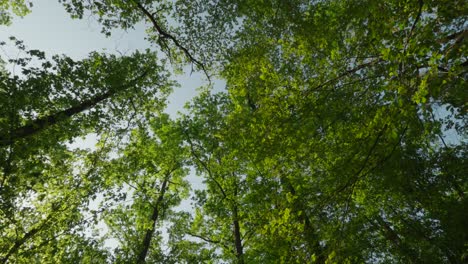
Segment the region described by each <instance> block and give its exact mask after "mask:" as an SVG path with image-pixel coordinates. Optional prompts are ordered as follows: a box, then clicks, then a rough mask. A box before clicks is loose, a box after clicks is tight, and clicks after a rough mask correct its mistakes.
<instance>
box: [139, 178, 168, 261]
mask: <svg viewBox="0 0 468 264" xmlns="http://www.w3.org/2000/svg"><path fill="white" fill-rule="evenodd" d="M168 181H169V176H167V177H166V179H164V181H163V183H162V185H161V189H160V190H159V196H158V200H157V201H156V205H155V206H154V208H153V213H152V215H151V222H152V225H151V228H150V229H148V230H146V233H145V237H144V239H143V244H142V248H141V251H140V253H139V254H138V258H137V263H138V264H143V263H146V261H145V259H146V256H147V255H148V251H149V248H150V246H151V239H152V238H153V234H154V230H155V227H156V223H157V222H158V219H159V206H160V204H161V203H162V201H163V199H164V194H165V193H166V190H167V183H168Z"/></svg>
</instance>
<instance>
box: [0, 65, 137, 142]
mask: <svg viewBox="0 0 468 264" xmlns="http://www.w3.org/2000/svg"><path fill="white" fill-rule="evenodd" d="M145 75H146V72H145V73H143V74H142V75H140V76H139V77H137V78H136V79H134V80H133V81H131V82H130V83H129V84H127V85H125V86H123V87H121V88H124V89H126V88H128V87H129V86H131V85H132V84H134V83H135V82H136V81H137V80H139V79H141V78H143V77H144V76H145ZM121 90H122V89H110V90H109V91H107V92H105V93H103V94H101V95H98V96H95V97H93V98H91V99H89V100H86V101H84V102H82V103H81V104H79V105H76V106H73V107H70V108H68V109H65V110H63V111H60V112H57V113H54V114H51V115H48V116H45V117H42V118H38V119H36V120H34V121H32V122H30V123H29V124H27V125H25V126H22V127H19V128H16V129H14V130H13V131H11V133H10V134H9V135H0V147H4V146H9V145H11V144H13V143H14V142H15V141H16V140H18V139H22V138H26V137H29V136H32V135H35V134H37V133H39V132H40V131H42V130H44V129H46V128H48V127H50V126H52V125H55V124H57V123H58V122H60V121H62V120H65V119H68V118H70V117H72V116H74V115H76V114H79V113H82V112H84V111H85V110H88V109H91V108H93V107H95V106H96V105H97V104H98V103H100V102H102V101H104V100H106V99H108V98H111V97H112V96H114V95H115V94H116V93H117V92H119V91H121Z"/></svg>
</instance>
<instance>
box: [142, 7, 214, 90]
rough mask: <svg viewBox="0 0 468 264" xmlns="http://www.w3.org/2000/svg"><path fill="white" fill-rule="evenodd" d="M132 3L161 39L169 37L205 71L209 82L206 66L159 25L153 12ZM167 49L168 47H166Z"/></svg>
mask: <svg viewBox="0 0 468 264" xmlns="http://www.w3.org/2000/svg"><path fill="white" fill-rule="evenodd" d="M134 3H135V4H136V5H137V7H138V9H140V10H141V12H143V14H144V15H145V16H146V17H147V18H148V19H149V20H150V21H151V23H152V24H153V27H154V29H156V31H157V32H158V34H159V35H160V36H161V37H162V38H163V39H170V40H172V42H173V43H174V45H176V46H177V47H178V48H179V49H181V50H182V51H183V52H184V54H185V56H187V58H188V59H189V60H190V61H191V62H192V63H194V64H196V65H197V66H198V67H200V68H201V69H202V70H203V72H204V73H205V75H206V77H207V78H208V81H210V82H211V80H210V76H209V75H208V71H207V70H206V67H205V65H204V64H203V63H201V62H200V61H199V60H197V59H195V58H194V57H193V56H192V54H191V53H190V52H189V51H188V49H187V48H186V47H184V46H183V45H182V44H180V42H179V41H178V40H177V38H176V37H174V36H173V35H171V34H169V33H168V32H166V31H165V30H163V29H162V27H161V26H160V25H159V23H158V22H157V21H156V18H155V17H154V14H155V13H151V12H150V11H149V10H148V9H146V8H145V7H144V6H143V5H142V4H141V3H140V2H138V1H134ZM168 50H169V49H168Z"/></svg>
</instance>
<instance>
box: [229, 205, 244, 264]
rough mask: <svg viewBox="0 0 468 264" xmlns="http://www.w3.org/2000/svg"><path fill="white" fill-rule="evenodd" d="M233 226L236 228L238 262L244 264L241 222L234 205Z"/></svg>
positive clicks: (235, 238) (235, 242) (235, 241)
mask: <svg viewBox="0 0 468 264" xmlns="http://www.w3.org/2000/svg"><path fill="white" fill-rule="evenodd" d="M232 211H233V212H232V213H233V216H232V218H233V228H234V230H233V231H234V244H235V246H236V258H237V264H244V249H243V247H242V238H241V232H240V224H239V219H238V212H237V206H236V205H234V207H233V210H232Z"/></svg>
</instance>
